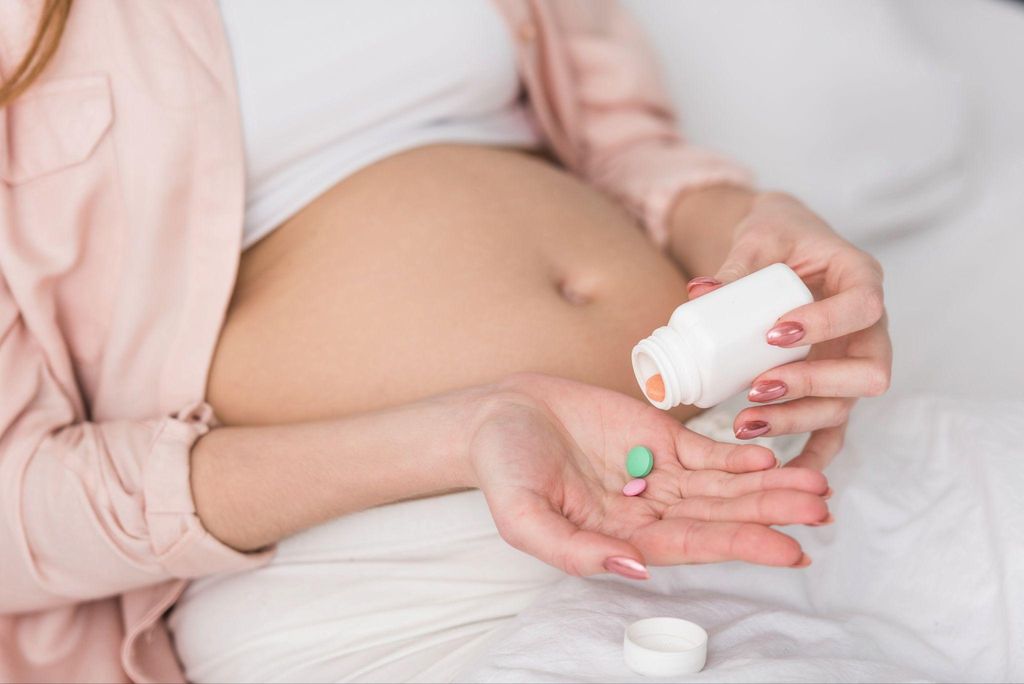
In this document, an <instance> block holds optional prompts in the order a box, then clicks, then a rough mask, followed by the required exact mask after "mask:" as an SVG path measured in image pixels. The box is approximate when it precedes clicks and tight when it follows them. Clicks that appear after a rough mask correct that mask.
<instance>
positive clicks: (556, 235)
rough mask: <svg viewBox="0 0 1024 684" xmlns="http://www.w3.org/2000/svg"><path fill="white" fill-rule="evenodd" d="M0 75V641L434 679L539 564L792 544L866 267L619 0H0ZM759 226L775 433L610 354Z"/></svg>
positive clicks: (529, 584)
mask: <svg viewBox="0 0 1024 684" xmlns="http://www.w3.org/2000/svg"><path fill="white" fill-rule="evenodd" d="M0 78H2V84H3V85H2V89H0V274H2V278H0V491H2V496H0V506H2V508H0V568H2V573H3V577H2V581H0V613H2V616H0V680H7V681H10V680H24V679H35V680H58V681H74V680H89V681H124V680H134V681H156V680H159V681H176V680H181V679H182V678H183V677H185V676H187V677H189V678H190V679H192V680H195V681H238V680H246V681H252V680H285V679H287V680H304V681H308V680H331V681H337V680H388V681H394V680H409V679H416V678H419V679H426V680H441V679H450V678H452V677H453V676H455V673H457V671H458V670H459V668H461V667H463V666H465V664H466V663H467V662H469V661H470V660H471V658H472V657H474V655H476V654H477V653H479V651H480V649H481V647H482V645H484V644H485V643H486V641H487V639H488V638H490V637H491V635H492V634H493V633H494V630H495V628H496V627H497V626H499V625H501V624H502V623H503V622H505V621H507V620H508V619H509V618H510V617H511V616H513V615H515V613H516V612H517V611H519V610H521V609H522V608H523V607H524V606H525V605H527V604H528V603H529V602H530V601H531V600H533V599H534V598H535V597H536V596H537V595H538V592H539V591H541V590H542V589H543V588H544V587H545V586H547V585H548V584H550V582H551V581H553V580H554V579H555V578H557V577H558V576H560V574H561V573H564V572H568V573H571V574H576V575H593V574H598V573H602V572H613V573H617V574H619V575H621V576H624V577H626V578H630V579H636V580H642V579H645V578H646V577H648V569H647V568H648V566H650V565H674V564H683V563H701V562H714V561H724V560H734V559H739V560H745V561H749V562H755V563H762V564H768V565H775V566H784V567H796V568H799V567H804V566H806V565H807V564H808V563H809V562H810V559H808V558H807V557H806V556H804V555H803V553H802V551H801V549H800V546H799V545H798V544H797V543H796V542H795V541H794V540H793V539H791V538H790V537H788V536H786V535H784V534H783V533H781V532H779V531H777V530H775V529H773V528H772V527H771V526H772V525H784V524H819V523H823V522H828V521H829V518H828V510H827V504H826V502H825V500H826V499H827V496H828V485H827V483H826V481H825V479H824V477H823V476H822V475H821V473H820V470H821V469H822V468H823V467H824V466H825V465H826V464H827V462H828V461H829V459H830V458H831V457H832V455H833V454H834V453H835V452H836V451H837V450H838V449H839V447H840V445H841V442H842V435H843V429H844V424H845V421H846V416H847V414H848V412H849V409H850V406H851V405H852V403H853V401H854V400H855V398H856V397H859V396H865V395H873V394H877V393H879V392H882V391H884V390H885V387H886V385H887V383H888V372H889V365H890V363H889V356H890V350H889V342H888V336H887V334H886V332H885V322H884V313H883V307H882V289H881V273H880V270H879V268H878V265H877V263H876V262H875V261H874V260H873V259H872V258H871V257H869V256H867V255H866V254H864V253H862V252H860V251H858V250H857V249H855V248H854V247H852V246H851V245H850V244H848V243H847V242H845V241H844V240H842V239H841V238H840V237H838V236H837V235H836V234H835V233H834V232H833V231H832V230H831V229H830V228H829V227H828V226H826V225H825V224H824V223H823V222H822V221H821V220H820V219H818V218H817V217H816V216H814V215H813V214H812V213H811V212H809V211H808V210H807V209H805V208H803V207H802V206H801V205H800V204H799V202H797V201H796V200H794V199H792V198H790V197H788V196H785V195H780V194H773V193H760V192H757V191H755V190H753V189H752V188H751V187H750V185H749V179H748V176H747V174H746V173H745V172H744V171H743V170H742V168H740V167H738V166H736V165H734V164H733V163H731V162H729V161H727V160H725V159H723V158H721V157H718V156H716V155H714V154H712V153H709V152H707V151H703V150H700V149H697V148H695V147H693V146H691V145H689V144H687V143H686V142H684V141H683V140H682V139H681V137H680V136H679V134H678V132H677V131H676V129H675V128H674V125H673V121H672V115H671V112H670V109H669V106H668V103H667V100H666V95H665V93H664V92H663V91H662V90H661V88H660V86H659V84H658V81H657V79H656V77H655V68H654V66H653V64H652V63H651V60H650V57H649V55H648V48H647V46H646V45H645V44H644V43H643V41H642V39H641V38H640V36H639V35H638V33H637V32H636V30H635V29H634V27H633V26H632V24H631V23H630V21H629V19H628V18H627V17H626V16H624V14H623V13H622V11H621V10H620V9H618V8H617V7H615V6H614V5H610V4H605V3H598V2H581V3H576V2H549V3H544V2H519V1H507V2H501V3H497V4H491V3H488V2H483V1H475V0H435V1H434V2H430V3H420V2H408V3H398V2H392V3H371V2H365V3H358V4H357V3H328V2H289V3H280V2H254V1H250V0H244V1H243V0H222V2H220V3H216V2H214V1H213V0H196V1H195V2H167V3H156V2H131V3H127V2H124V3H122V2H102V1H99V0H95V1H92V2H81V1H76V2H74V4H72V3H71V2H70V0H35V1H28V2H20V3H3V4H2V5H0ZM777 261H783V262H786V263H788V264H789V265H791V266H792V267H793V268H794V269H795V270H796V271H797V272H798V273H799V274H800V275H801V276H802V277H803V278H804V279H805V280H806V281H807V282H808V284H809V285H810V286H811V287H812V288H813V289H814V290H815V293H816V295H817V299H818V301H817V302H816V303H814V304H811V305H808V306H806V307H802V308H800V309H797V310H795V311H793V312H791V313H789V314H787V315H786V316H785V317H783V319H781V320H780V321H779V323H778V324H777V325H776V326H775V327H774V328H773V329H772V331H767V330H766V331H765V333H766V342H765V343H766V344H768V343H772V344H780V345H790V344H807V343H811V344H813V345H814V348H813V349H814V351H813V352H812V356H811V357H810V358H809V359H808V360H807V361H804V362H800V363H794V364H790V365H788V366H785V367H781V368H777V369H774V370H771V371H768V372H767V373H765V374H764V376H762V377H761V378H758V379H757V380H756V381H755V383H754V384H753V386H752V388H751V395H750V398H751V400H752V401H754V402H755V405H754V406H752V407H750V408H747V409H745V410H744V411H742V412H741V413H740V414H739V415H738V416H737V417H736V423H735V430H736V433H737V436H739V437H741V438H743V437H751V436H754V435H759V434H768V435H779V434H786V433H800V432H811V433H812V434H811V437H810V439H809V441H808V442H807V446H806V447H805V449H804V451H803V453H802V454H801V455H800V456H798V457H797V459H796V460H795V461H794V462H793V463H791V464H790V465H791V466H795V467H787V468H782V469H775V468H774V466H775V465H776V460H775V458H774V456H773V455H772V453H771V452H770V451H768V450H767V449H764V448H762V447H758V446H753V445H744V446H733V445H728V444H720V443H716V442H713V441H710V440H708V439H706V438H704V437H700V436H698V435H696V434H694V433H692V432H690V431H688V430H687V429H685V428H684V427H683V425H682V423H681V422H680V421H681V420H682V419H685V418H687V417H689V416H690V415H692V414H691V413H688V412H686V411H680V412H677V413H676V414H674V415H670V414H666V413H662V412H659V411H657V410H656V409H654V408H652V407H650V406H648V405H646V404H645V403H643V402H642V401H640V395H639V392H638V389H637V388H636V386H635V382H634V381H633V378H632V374H631V370H630V364H629V350H630V348H631V346H632V344H633V343H634V342H635V341H636V340H638V339H639V338H640V337H642V336H644V335H646V334H648V333H649V332H650V331H651V330H652V329H653V328H654V327H656V326H658V325H660V324H662V323H664V321H665V320H666V318H667V316H668V315H669V313H670V312H671V311H672V309H673V308H674V307H675V306H677V305H678V304H679V303H680V302H681V301H683V300H684V299H685V298H686V296H687V288H688V285H687V283H688V279H690V280H689V290H690V292H689V295H690V296H698V295H700V294H702V293H704V292H707V291H708V290H710V289H712V288H714V287H717V286H718V285H719V284H720V283H723V282H727V281H729V280H732V279H735V278H737V277H740V276H742V275H744V274H745V273H747V272H750V271H752V270H755V269H757V268H760V267H762V266H765V265H767V264H770V263H773V262H777ZM694 276H697V277H694ZM691 278H692V279H691ZM779 399H781V400H784V401H781V402H776V403H771V404H768V403H765V402H770V401H773V400H779ZM758 402H760V403H758ZM636 444H645V445H647V446H649V447H651V448H652V450H653V451H654V453H655V459H656V462H655V469H654V472H653V473H652V474H651V476H650V477H649V478H648V483H649V486H648V489H647V491H646V492H645V493H644V494H643V495H642V496H639V497H635V498H627V497H624V496H623V495H622V494H621V492H620V490H621V488H622V486H623V484H624V482H625V481H626V479H627V476H626V475H625V473H624V472H623V467H622V462H623V457H624V455H625V453H626V451H627V450H628V449H629V448H630V447H631V446H633V445H636ZM190 581H191V582H190ZM168 625H169V626H170V630H168Z"/></svg>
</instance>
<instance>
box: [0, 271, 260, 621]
mask: <svg viewBox="0 0 1024 684" xmlns="http://www.w3.org/2000/svg"><path fill="white" fill-rule="evenodd" d="M0 388H2V391H0V575H2V581H0V613H4V614H10V613H19V612H27V611H34V610H40V609H44V608H50V607H54V606H59V605H66V604H71V603H77V602H81V601H86V600H91V599H96V598H101V597H105V596H111V595H116V594H120V593H123V592H125V591H128V590H131V589H134V588H137V587H141V586H145V585H149V584H155V583H157V582H161V581H164V580H167V579H171V578H192V577H197V576H200V575H206V574H213V573H218V572H226V571H234V570H241V569H245V568H248V567H253V566H256V565H259V564H261V563H263V562H265V561H266V557H267V555H268V554H267V553H255V554H245V553H240V552H238V551H235V550H233V549H231V548H229V547H227V546H225V545H224V544H222V543H220V542H219V541H218V540H217V539H216V538H214V537H213V536H212V535H211V534H210V533H209V532H208V531H206V530H205V529H204V527H203V525H202V523H201V521H200V520H199V517H198V516H197V515H196V511H195V506H194V503H193V500H192V493H191V487H190V482H189V472H190V467H189V462H190V451H191V448H192V445H193V443H194V442H195V441H196V440H197V439H198V438H199V437H200V436H201V435H203V434H204V433H205V432H206V431H207V430H208V429H209V425H208V419H209V411H208V410H207V411H202V410H200V411H196V410H193V409H192V407H189V408H188V409H186V410H183V411H182V413H181V414H179V415H177V416H174V417H165V418H159V419H154V420H148V421H111V422H86V421H83V420H82V418H81V409H80V408H79V406H80V401H79V400H78V398H77V397H76V396H75V395H73V394H71V393H70V392H69V390H68V388H67V384H66V383H61V382H59V381H58V379H57V377H56V376H55V374H54V373H53V371H52V369H51V367H50V366H49V364H48V363H47V361H46V357H45V355H44V353H43V351H42V349H41V348H40V346H39V345H38V344H37V342H36V340H35V339H34V338H33V337H32V335H31V334H30V333H29V332H28V331H27V330H26V328H25V326H24V324H23V322H22V320H21V316H20V314H19V312H18V309H17V307H16V305H15V303H14V301H13V300H12V298H11V297H10V293H9V291H8V290H7V288H6V286H5V284H4V282H3V280H2V278H0Z"/></svg>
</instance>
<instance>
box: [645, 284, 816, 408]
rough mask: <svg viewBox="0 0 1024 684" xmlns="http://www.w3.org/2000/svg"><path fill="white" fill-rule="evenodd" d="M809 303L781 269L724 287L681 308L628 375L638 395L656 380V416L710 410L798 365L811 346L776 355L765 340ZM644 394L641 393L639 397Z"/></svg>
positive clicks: (785, 349) (811, 298)
mask: <svg viewBox="0 0 1024 684" xmlns="http://www.w3.org/2000/svg"><path fill="white" fill-rule="evenodd" d="M812 301H814V296H813V295H812V294H811V291H810V290H808V289H807V286H806V285H804V282H803V281H802V280H800V276H798V275H797V274H796V273H794V272H793V269H791V268H790V267H789V266H786V265H785V264H772V265H771V266H767V267H765V268H762V269H761V270H760V271H756V272H754V273H751V274H750V275H748V276H746V277H743V278H740V279H739V280H736V281H734V282H731V283H729V284H728V285H723V286H722V287H720V288H718V289H717V290H713V291H711V292H709V293H707V294H706V295H703V296H701V297H698V298H697V299H694V300H691V301H688V302H686V303H685V304H683V305H681V306H679V308H677V309H676V310H675V311H674V312H673V313H672V317H671V318H670V319H669V321H668V325H666V326H663V327H661V328H658V329H657V330H655V331H654V333H652V334H651V336H650V337H648V338H646V339H644V340H640V342H639V343H638V344H637V345H636V346H635V347H634V348H633V372H634V373H635V374H636V380H637V382H638V383H640V387H641V388H646V387H647V381H648V380H649V379H650V378H651V377H653V376H654V375H656V374H660V375H661V378H662V381H663V382H664V385H665V396H664V398H663V399H661V400H657V397H656V396H654V397H652V396H650V395H647V399H648V401H650V402H651V403H652V404H654V405H655V406H657V407H658V408H660V409H670V408H672V407H674V406H679V405H680V404H693V405H695V406H699V407H700V408H708V407H710V406H714V405H716V404H719V403H721V402H722V401H724V400H726V399H728V398H729V397H731V396H732V395H734V394H736V393H737V392H739V391H740V390H743V389H745V388H749V386H750V383H751V382H752V381H753V380H754V378H756V377H757V376H758V375H760V374H761V373H763V372H764V371H766V370H768V369H770V368H774V367H775V366H781V365H782V364H784V363H790V362H792V361H799V360H801V359H803V358H806V357H807V354H808V353H810V350H811V347H810V345H804V346H800V347H776V346H774V345H771V344H768V342H767V341H766V339H765V335H766V334H767V332H768V330H769V329H770V328H771V327H772V326H774V325H775V324H776V323H777V322H778V319H779V317H780V316H782V315H783V314H785V313H787V312H788V311H791V310H792V309H795V308H797V307H798V306H802V305H804V304H809V303H810V302H812ZM645 394H646V390H645Z"/></svg>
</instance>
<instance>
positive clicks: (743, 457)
mask: <svg viewBox="0 0 1024 684" xmlns="http://www.w3.org/2000/svg"><path fill="white" fill-rule="evenodd" d="M676 453H677V454H678V458H679V462H680V463H682V464H683V467H684V468H686V469H688V470H721V471H724V472H727V473H750V472H756V471H758V470H765V469H767V468H775V467H776V466H778V465H779V461H778V459H776V458H775V454H774V453H773V452H772V450H771V449H768V448H767V447H763V446H759V445H754V444H725V443H723V442H716V441H714V440H712V439H708V438H707V437H704V436H702V435H698V434H697V433H696V432H693V431H692V430H687V429H686V428H684V427H682V426H680V427H679V432H678V433H677V436H676Z"/></svg>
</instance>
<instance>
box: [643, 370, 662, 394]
mask: <svg viewBox="0 0 1024 684" xmlns="http://www.w3.org/2000/svg"><path fill="white" fill-rule="evenodd" d="M644 391H646V392H647V397H648V398H649V399H650V400H651V401H664V400H665V378H663V377H661V373H655V374H654V375H652V376H651V377H649V378H647V382H646V383H645V384H644Z"/></svg>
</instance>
